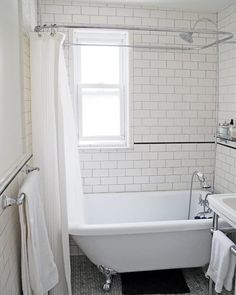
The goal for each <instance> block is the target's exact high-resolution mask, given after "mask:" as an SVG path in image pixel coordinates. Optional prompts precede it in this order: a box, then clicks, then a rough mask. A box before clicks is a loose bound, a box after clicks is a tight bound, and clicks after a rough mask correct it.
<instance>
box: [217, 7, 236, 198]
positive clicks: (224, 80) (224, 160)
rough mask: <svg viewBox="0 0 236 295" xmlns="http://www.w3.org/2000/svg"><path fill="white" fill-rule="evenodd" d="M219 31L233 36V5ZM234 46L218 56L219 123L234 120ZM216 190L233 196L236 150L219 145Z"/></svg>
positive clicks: (222, 17) (235, 14) (223, 13)
mask: <svg viewBox="0 0 236 295" xmlns="http://www.w3.org/2000/svg"><path fill="white" fill-rule="evenodd" d="M218 18H219V29H220V30H227V31H229V32H232V33H233V34H236V3H234V4H232V5H229V6H228V7H226V8H225V9H224V10H222V11H221V12H220V13H219V15H218ZM235 49H236V45H235V44H224V45H221V46H220V54H219V85H220V86H219V92H220V100H219V120H220V122H223V121H225V120H226V121H229V120H230V119H231V118H233V119H234V120H236V50H235ZM215 173H216V180H215V183H216V189H217V191H219V192H221V193H228V192H234V193H235V192H236V150H234V149H231V148H228V147H224V146H220V145H218V147H217V151H216V172H215Z"/></svg>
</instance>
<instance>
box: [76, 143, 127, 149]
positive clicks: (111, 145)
mask: <svg viewBox="0 0 236 295" xmlns="http://www.w3.org/2000/svg"><path fill="white" fill-rule="evenodd" d="M77 147H78V149H79V150H91V149H95V150H101V149H129V148H131V144H130V143H127V142H123V143H121V142H113V143H111V142H109V143H108V142H107V143H105V142H104V143H101V144H95V143H87V142H86V143H82V144H81V143H79V144H78V146H77Z"/></svg>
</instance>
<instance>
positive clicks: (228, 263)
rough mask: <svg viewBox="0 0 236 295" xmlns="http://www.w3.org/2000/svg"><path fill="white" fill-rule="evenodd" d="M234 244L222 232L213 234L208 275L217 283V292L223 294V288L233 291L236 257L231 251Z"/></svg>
mask: <svg viewBox="0 0 236 295" xmlns="http://www.w3.org/2000/svg"><path fill="white" fill-rule="evenodd" d="M232 246H234V243H233V242H232V241H231V240H230V239H229V238H227V237H226V235H225V234H223V233H222V232H221V231H219V230H217V231H215V232H214V234H213V240H212V248H211V259H210V264H209V267H208V270H207V273H206V276H207V277H210V278H211V279H212V280H213V281H214V283H215V291H216V292H217V293H221V291H222V288H223V287H225V289H226V290H228V291H231V290H232V284H233V276H234V270H235V264H236V257H235V255H233V254H232V253H231V251H230V248H231V247H232Z"/></svg>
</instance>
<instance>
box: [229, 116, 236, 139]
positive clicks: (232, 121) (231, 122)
mask: <svg viewBox="0 0 236 295" xmlns="http://www.w3.org/2000/svg"><path fill="white" fill-rule="evenodd" d="M234 128H235V126H234V119H231V120H230V123H229V138H230V139H232V138H233V135H234V134H233V133H234Z"/></svg>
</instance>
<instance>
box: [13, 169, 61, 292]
mask: <svg viewBox="0 0 236 295" xmlns="http://www.w3.org/2000/svg"><path fill="white" fill-rule="evenodd" d="M38 178H39V176H38V172H37V171H34V172H31V173H30V174H29V175H28V176H27V178H26V180H25V181H24V183H23V185H22V187H21V189H20V194H21V193H24V194H25V196H26V197H25V199H24V202H23V204H22V205H21V206H19V213H20V224H21V269H22V287H23V294H24V295H43V294H45V293H46V292H48V291H49V290H51V289H52V288H53V287H54V286H55V285H56V284H57V283H58V271H57V267H56V265H55V263H54V259H53V254H52V251H51V248H50V244H49V240H48V234H47V228H46V223H45V218H44V212H43V207H42V204H41V196H40V192H39V185H38Z"/></svg>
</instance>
